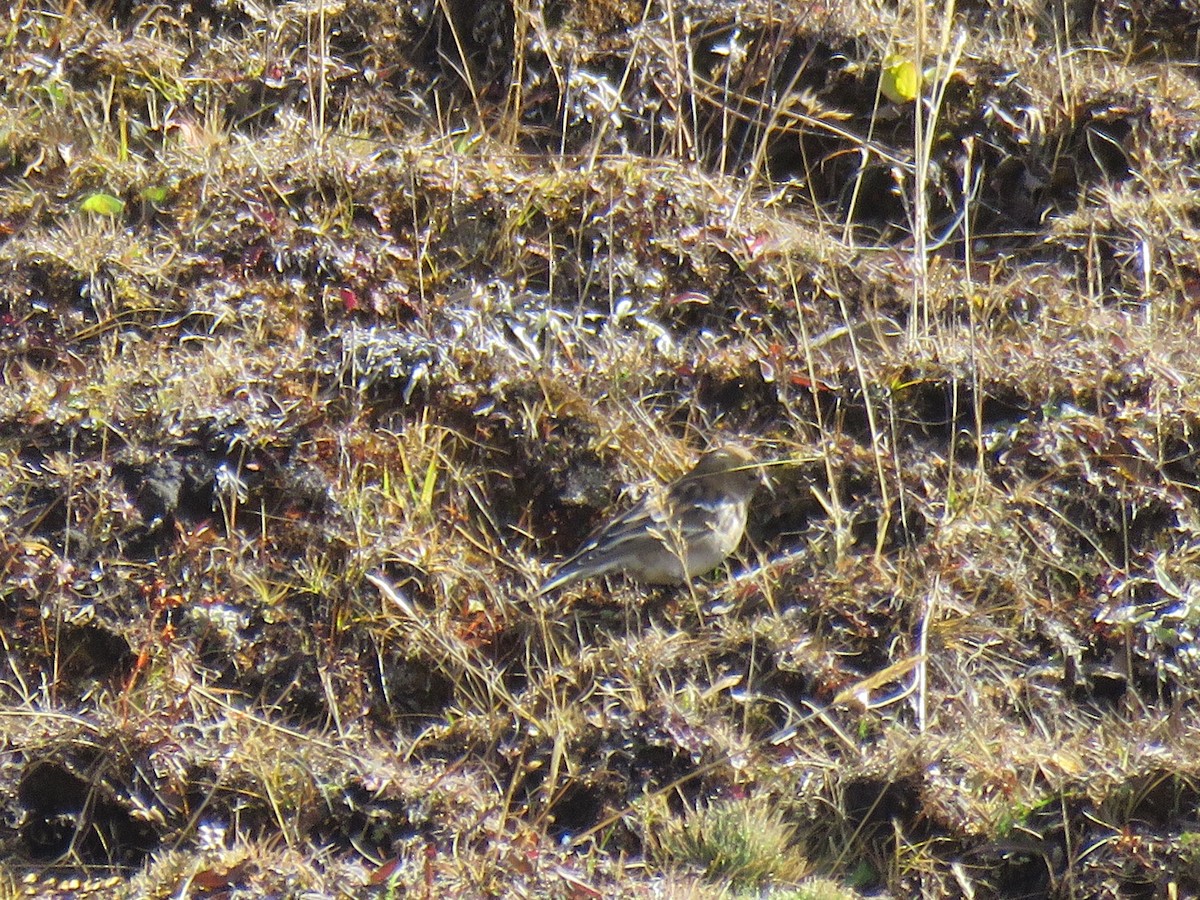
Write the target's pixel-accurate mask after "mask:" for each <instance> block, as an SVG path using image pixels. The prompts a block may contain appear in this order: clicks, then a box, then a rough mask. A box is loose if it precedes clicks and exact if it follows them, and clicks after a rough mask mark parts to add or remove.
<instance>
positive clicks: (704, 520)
mask: <svg viewBox="0 0 1200 900" xmlns="http://www.w3.org/2000/svg"><path fill="white" fill-rule="evenodd" d="M762 481H763V478H762V475H761V470H760V468H759V466H758V464H757V462H756V461H755V459H754V456H753V455H751V453H750V452H749V451H748V450H746V449H745V448H744V447H741V446H739V445H737V444H726V445H723V446H720V447H717V448H715V449H713V450H710V451H708V452H707V453H705V454H703V455H702V456H701V457H700V459H699V461H698V462H697V463H696V465H695V467H694V468H693V469H692V470H691V471H690V472H688V473H687V474H686V475H683V476H682V477H680V478H678V479H676V480H675V481H673V482H671V483H670V484H669V485H666V486H664V487H661V488H660V489H659V490H657V491H655V492H652V493H651V494H650V495H648V496H647V497H645V498H644V499H643V500H642V501H641V502H640V503H638V504H637V505H636V506H634V507H633V508H632V509H630V510H627V511H626V512H624V513H622V514H620V515H619V516H617V517H616V518H614V519H612V520H611V521H610V522H607V523H605V524H604V525H602V526H601V527H600V528H598V529H597V530H596V531H595V532H593V533H592V535H591V537H589V538H588V539H587V540H586V541H584V542H583V545H582V546H581V547H580V548H579V549H578V550H576V551H575V553H573V554H572V555H571V556H569V557H567V558H566V559H564V560H563V561H562V562H561V563H559V564H558V565H557V566H556V567H555V568H554V570H553V572H552V573H551V574H550V577H549V578H548V579H546V581H545V582H544V583H543V584H542V586H541V587H540V588H539V589H538V594H539V595H541V594H545V593H547V592H548V591H552V590H554V589H555V588H558V587H562V586H563V585H567V584H570V583H572V582H574V581H578V580H580V579H583V578H591V577H594V576H597V575H609V574H613V573H623V574H625V575H627V576H628V577H629V578H631V579H633V580H634V581H638V582H642V583H645V584H655V585H661V584H682V583H684V582H687V581H690V580H691V579H692V578H694V577H695V576H696V575H699V574H701V573H703V572H707V571H709V570H711V569H714V568H716V567H717V566H718V565H720V564H721V563H722V562H723V561H724V560H725V558H726V557H727V556H729V554H731V553H732V552H733V551H734V550H735V549H736V548H737V545H738V544H739V543H741V540H742V535H743V534H744V533H745V530H746V515H747V511H748V508H749V505H750V500H751V498H752V497H753V496H754V491H755V489H756V488H757V487H758V485H759V484H760V483H762Z"/></svg>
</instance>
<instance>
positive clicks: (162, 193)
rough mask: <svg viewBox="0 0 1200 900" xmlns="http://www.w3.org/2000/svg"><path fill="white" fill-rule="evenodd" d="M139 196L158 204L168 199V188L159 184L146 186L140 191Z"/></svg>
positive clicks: (148, 201)
mask: <svg viewBox="0 0 1200 900" xmlns="http://www.w3.org/2000/svg"><path fill="white" fill-rule="evenodd" d="M138 196H139V197H141V198H142V199H143V200H145V201H146V202H147V203H153V204H155V205H157V204H159V203H162V202H163V201H164V200H166V199H167V189H166V188H165V187H159V186H154V187H146V188H142V190H141V191H140V192H139V193H138Z"/></svg>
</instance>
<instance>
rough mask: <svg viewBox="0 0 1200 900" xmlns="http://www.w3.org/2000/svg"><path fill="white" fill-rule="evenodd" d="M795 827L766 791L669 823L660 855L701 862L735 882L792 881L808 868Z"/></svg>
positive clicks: (710, 872)
mask: <svg viewBox="0 0 1200 900" xmlns="http://www.w3.org/2000/svg"><path fill="white" fill-rule="evenodd" d="M794 837H795V826H793V825H791V824H790V823H788V822H787V820H786V819H785V818H784V816H783V812H782V810H780V809H779V807H778V806H776V805H775V804H774V803H773V801H772V800H771V799H770V798H769V797H767V796H765V795H761V794H760V795H756V796H753V797H743V798H735V799H727V800H716V801H713V802H711V803H707V804H703V805H701V806H698V807H697V808H696V809H694V810H692V811H690V812H688V813H687V814H686V815H685V816H684V817H683V818H682V819H675V820H672V821H669V822H668V823H666V826H665V827H664V829H663V831H662V833H661V834H659V835H658V854H659V857H660V859H661V861H662V862H664V863H666V864H672V863H674V864H681V865H691V866H697V867H700V868H702V869H703V870H704V873H705V876H706V877H708V878H710V879H713V880H718V879H720V880H726V881H728V882H729V883H730V884H731V885H732V886H734V887H738V888H741V887H756V886H759V885H762V884H765V883H767V882H771V881H782V882H791V881H795V880H797V879H798V878H800V877H801V876H802V875H803V874H804V872H805V870H806V869H807V868H808V860H807V859H806V858H805V857H804V855H803V854H802V853H801V852H800V851H799V849H798V848H797V847H796V846H795V845H794Z"/></svg>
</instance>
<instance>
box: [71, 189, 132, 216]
mask: <svg viewBox="0 0 1200 900" xmlns="http://www.w3.org/2000/svg"><path fill="white" fill-rule="evenodd" d="M79 208H80V209H82V210H83V211H84V212H90V213H96V215H99V216H108V217H109V218H116V217H117V216H119V215H120V214H121V213H123V212H124V211H125V201H124V200H122V199H121V198H120V197H114V196H113V195H112V194H105V193H102V192H97V193H95V194H89V195H88V196H87V197H85V198H84V200H83V203H81V204H79Z"/></svg>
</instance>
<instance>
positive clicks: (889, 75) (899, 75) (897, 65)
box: [879, 53, 921, 103]
mask: <svg viewBox="0 0 1200 900" xmlns="http://www.w3.org/2000/svg"><path fill="white" fill-rule="evenodd" d="M879 89H880V90H881V91H883V94H884V96H885V97H887V98H888V99H889V100H891V101H892V102H893V103H912V102H913V101H914V100H916V99H917V97H919V96H920V95H921V70H920V69H918V68H917V66H916V64H915V63H914V62H913V61H912V60H911V59H907V58H905V57H903V56H900V55H899V54H896V53H893V54H890V55H889V56H888V57H887V58H886V59H884V61H883V70H882V72H881V73H880V76H879Z"/></svg>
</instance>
